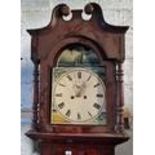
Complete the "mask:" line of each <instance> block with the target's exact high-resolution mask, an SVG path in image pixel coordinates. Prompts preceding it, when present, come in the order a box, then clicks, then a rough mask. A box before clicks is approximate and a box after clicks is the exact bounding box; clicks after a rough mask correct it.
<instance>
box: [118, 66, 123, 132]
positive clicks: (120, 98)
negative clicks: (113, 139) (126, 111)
mask: <svg viewBox="0 0 155 155" xmlns="http://www.w3.org/2000/svg"><path fill="white" fill-rule="evenodd" d="M116 87H117V97H116V104H117V108H116V116H117V119H116V131H117V132H120V133H122V132H123V130H124V125H123V105H124V91H123V69H122V63H117V64H116Z"/></svg>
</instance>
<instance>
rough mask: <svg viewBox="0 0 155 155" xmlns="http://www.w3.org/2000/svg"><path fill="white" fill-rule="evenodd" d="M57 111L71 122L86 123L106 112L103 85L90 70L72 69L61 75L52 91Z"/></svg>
mask: <svg viewBox="0 0 155 155" xmlns="http://www.w3.org/2000/svg"><path fill="white" fill-rule="evenodd" d="M53 99H54V103H55V106H56V109H57V111H59V113H60V114H61V115H62V116H63V117H64V118H65V119H67V120H70V121H72V122H86V121H88V120H91V119H94V118H95V117H97V116H98V115H99V114H100V112H101V110H102V111H106V107H105V103H106V99H105V85H104V82H103V81H102V80H101V78H100V77H99V76H98V75H97V74H96V73H94V72H93V71H91V70H90V69H82V68H78V69H74V70H70V71H67V72H66V73H64V74H62V75H61V76H60V77H59V78H58V79H57V81H56V83H55V87H54V89H53Z"/></svg>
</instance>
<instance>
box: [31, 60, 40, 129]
mask: <svg viewBox="0 0 155 155" xmlns="http://www.w3.org/2000/svg"><path fill="white" fill-rule="evenodd" d="M33 76H34V80H33V83H34V91H33V94H34V95H33V119H32V127H33V129H37V124H38V123H39V117H38V116H39V61H36V62H35V63H34V72H33Z"/></svg>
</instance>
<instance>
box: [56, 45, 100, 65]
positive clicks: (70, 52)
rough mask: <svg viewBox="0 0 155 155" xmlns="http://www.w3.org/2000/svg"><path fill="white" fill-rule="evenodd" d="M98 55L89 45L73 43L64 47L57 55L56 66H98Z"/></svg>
mask: <svg viewBox="0 0 155 155" xmlns="http://www.w3.org/2000/svg"><path fill="white" fill-rule="evenodd" d="M100 63H101V62H100V59H99V56H98V55H97V54H96V53H95V51H94V50H93V49H91V48H89V47H86V46H83V45H79V44H73V45H70V46H68V47H67V48H65V49H64V50H63V52H62V54H61V55H60V56H59V59H58V62H57V66H58V67H67V66H68V67H70V66H72V67H82V66H85V67H86V66H88V67H91V66H99V65H100Z"/></svg>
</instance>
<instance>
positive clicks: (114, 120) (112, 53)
mask: <svg viewBox="0 0 155 155" xmlns="http://www.w3.org/2000/svg"><path fill="white" fill-rule="evenodd" d="M82 12H85V14H87V15H91V18H90V19H89V20H84V19H83V18H82V15H81V14H82ZM70 13H72V18H71V19H70V20H69V21H65V20H64V18H63V17H64V16H68V15H69V14H70ZM127 30H128V26H113V25H110V24H108V23H106V22H105V20H104V17H103V15H102V9H101V7H100V6H99V5H98V4H96V3H90V4H88V5H86V6H85V8H84V10H70V8H69V7H68V6H67V5H65V4H61V5H58V6H56V7H55V8H54V10H53V14H52V18H51V21H50V23H49V24H48V25H47V26H46V27H44V28H40V29H33V30H27V31H28V33H29V34H30V35H31V41H32V43H31V59H32V61H33V63H34V66H35V69H34V101H33V120H32V129H31V130H30V131H28V132H27V133H26V134H27V136H29V137H31V138H32V139H36V140H37V139H38V140H41V141H48V142H51V143H52V141H55V142H56V141H57V142H58V143H59V142H61V143H65V144H66V143H70V144H73V143H74V144H80V143H81V142H82V143H87V142H90V141H91V140H93V143H94V142H96V144H104V145H107V144H108V145H109V144H110V145H111V147H112V149H108V150H109V151H110V150H111V151H112V152H113V146H114V145H116V144H118V143H122V142H124V141H127V140H128V136H127V135H126V134H124V129H123V121H122V112H123V111H122V107H123V104H124V101H123V80H122V76H123V70H122V63H123V61H124V59H125V47H124V44H125V37H124V35H125V32H126V31H127ZM71 45H82V46H84V47H87V48H90V49H92V50H93V51H95V53H96V55H97V57H98V59H99V62H100V63H99V64H98V66H97V67H103V68H106V74H105V84H106V100H107V107H106V108H107V124H106V125H90V124H89V125H82V124H51V122H50V118H51V110H50V109H51V105H52V104H53V103H51V98H52V96H51V95H52V76H53V75H52V73H53V72H52V70H53V68H54V67H58V66H57V65H58V60H59V58H60V56H61V54H62V51H63V50H64V49H65V48H67V47H69V46H71ZM82 67H83V66H82ZM85 67H87V66H85ZM44 145H46V144H43V145H42V147H43V149H42V151H43V150H44V151H43V152H48V148H46V146H44ZM47 147H50V145H48V144H47ZM45 148H46V149H45ZM73 148H74V147H73ZM112 152H111V153H109V155H110V154H113V153H112ZM43 154H45V155H47V154H48V153H47V154H46V153H43ZM92 154H93V153H92ZM96 154H97V153H96ZM106 154H108V153H105V155H106Z"/></svg>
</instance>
